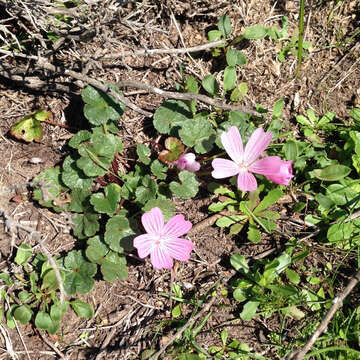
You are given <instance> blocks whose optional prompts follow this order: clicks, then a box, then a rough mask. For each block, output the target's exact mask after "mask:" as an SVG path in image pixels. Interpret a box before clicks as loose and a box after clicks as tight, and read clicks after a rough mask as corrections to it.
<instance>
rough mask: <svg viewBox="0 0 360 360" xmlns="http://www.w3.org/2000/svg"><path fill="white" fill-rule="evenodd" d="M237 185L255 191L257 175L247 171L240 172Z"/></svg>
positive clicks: (243, 189) (245, 189)
mask: <svg viewBox="0 0 360 360" xmlns="http://www.w3.org/2000/svg"><path fill="white" fill-rule="evenodd" d="M237 186H238V188H239V189H240V190H242V191H254V190H256V189H257V182H256V179H255V176H254V175H253V174H251V173H249V172H247V171H241V172H239V176H238V178H237Z"/></svg>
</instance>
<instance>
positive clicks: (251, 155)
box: [244, 128, 272, 165]
mask: <svg viewBox="0 0 360 360" xmlns="http://www.w3.org/2000/svg"><path fill="white" fill-rule="evenodd" d="M271 138H272V133H271V132H264V130H263V129H262V128H258V129H256V130H255V131H254V132H253V133H252V134H251V136H250V139H249V141H248V142H247V144H246V146H245V152H244V161H245V164H246V165H249V164H251V163H252V162H253V161H255V160H256V159H257V158H258V157H259V156H260V155H261V154H262V153H263V152H264V150H265V149H266V148H267V146H268V145H269V144H270V141H271Z"/></svg>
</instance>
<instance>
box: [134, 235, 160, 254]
mask: <svg viewBox="0 0 360 360" xmlns="http://www.w3.org/2000/svg"><path fill="white" fill-rule="evenodd" d="M154 244H155V241H154V238H153V236H151V235H149V234H144V235H139V236H137V237H136V238H135V239H134V247H136V249H137V251H138V255H139V257H141V258H144V257H146V256H148V255H149V254H150V252H151V249H152V247H153V246H154Z"/></svg>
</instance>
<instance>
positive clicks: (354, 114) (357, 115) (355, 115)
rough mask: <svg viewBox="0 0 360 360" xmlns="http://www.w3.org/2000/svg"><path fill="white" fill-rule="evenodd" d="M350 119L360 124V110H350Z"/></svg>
mask: <svg viewBox="0 0 360 360" xmlns="http://www.w3.org/2000/svg"><path fill="white" fill-rule="evenodd" d="M350 117H351V118H352V119H353V120H354V121H355V123H356V124H359V123H360V109H358V108H352V109H351V110H350Z"/></svg>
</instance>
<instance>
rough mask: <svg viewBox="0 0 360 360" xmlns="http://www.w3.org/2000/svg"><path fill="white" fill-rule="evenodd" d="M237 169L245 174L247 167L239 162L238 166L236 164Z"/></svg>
mask: <svg viewBox="0 0 360 360" xmlns="http://www.w3.org/2000/svg"><path fill="white" fill-rule="evenodd" d="M237 166H238V168H239V169H240V171H241V172H247V171H248V169H247V166H246V165H245V163H244V162H241V163H239V164H237Z"/></svg>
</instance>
